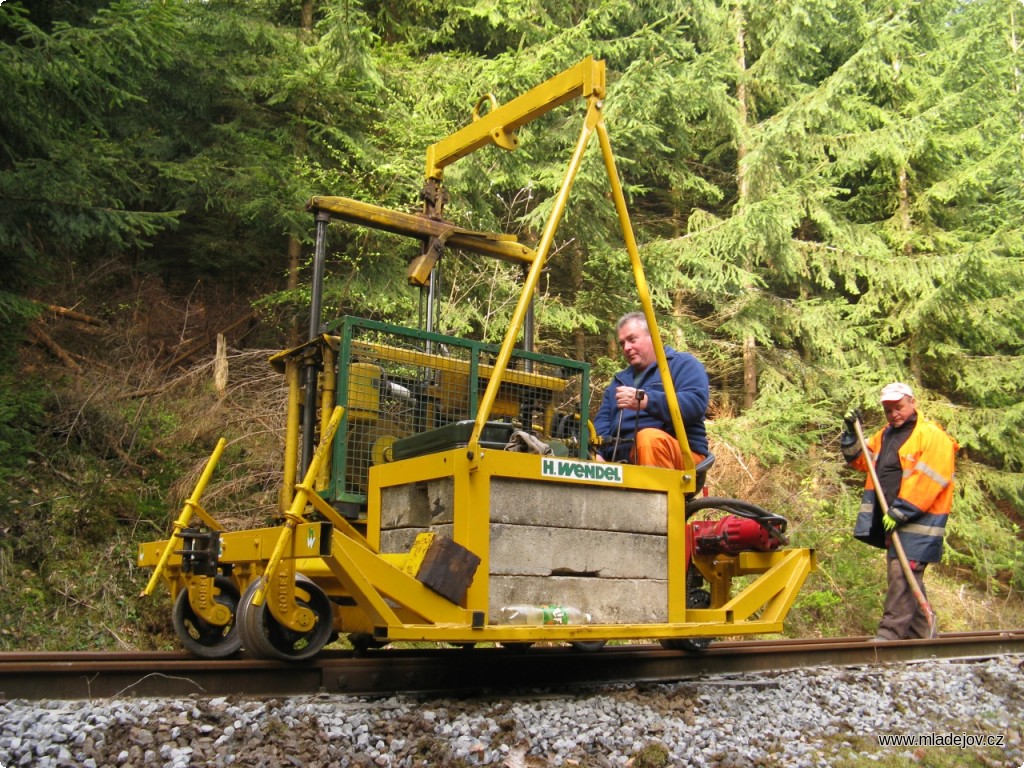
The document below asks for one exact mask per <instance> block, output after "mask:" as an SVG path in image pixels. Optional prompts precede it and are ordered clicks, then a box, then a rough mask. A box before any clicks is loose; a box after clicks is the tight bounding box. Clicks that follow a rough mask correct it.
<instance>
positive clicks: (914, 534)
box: [844, 413, 960, 563]
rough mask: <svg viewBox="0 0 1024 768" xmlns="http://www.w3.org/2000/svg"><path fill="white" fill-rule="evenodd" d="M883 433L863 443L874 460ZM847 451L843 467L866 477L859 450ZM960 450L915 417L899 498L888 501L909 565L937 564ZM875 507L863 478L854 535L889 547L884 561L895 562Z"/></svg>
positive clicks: (902, 457)
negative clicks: (847, 465)
mask: <svg viewBox="0 0 1024 768" xmlns="http://www.w3.org/2000/svg"><path fill="white" fill-rule="evenodd" d="M887 429H888V427H885V428H883V429H880V430H879V431H878V432H876V433H875V434H873V435H872V436H871V438H870V439H869V440H868V441H867V445H868V451H870V453H871V456H872V459H873V460H874V459H876V458H877V456H878V454H879V452H880V451H881V449H882V438H883V436H884V435H885V432H886V430H887ZM851 449H852V450H847V449H844V455H845V456H846V460H847V463H848V464H849V465H850V466H851V467H853V468H854V469H857V470H860V471H861V472H867V471H868V463H867V457H865V456H864V454H863V452H862V451H860V449H859V446H856V447H854V446H851ZM959 449H960V446H959V445H958V444H957V442H956V440H954V439H953V438H952V437H950V436H949V435H948V434H946V431H945V430H944V429H943V428H942V427H941V426H939V425H938V424H937V423H936V422H934V421H930V420H929V419H925V418H923V417H922V416H921V414H920V413H918V415H917V424H916V425H915V427H914V431H913V432H911V434H910V437H908V438H907V440H906V442H905V443H904V444H903V445H902V446H901V447H900V450H899V457H900V466H901V467H902V469H903V479H902V481H901V482H900V493H899V497H898V498H896V499H891V500H888V501H889V516H890V517H892V518H893V519H894V520H895V521H896V522H897V525H898V527H897V529H896V531H897V532H898V533H899V536H900V543H901V544H902V545H903V549H904V551H905V552H906V555H907V559H908V560H914V561H916V562H919V563H937V562H938V561H939V560H941V559H942V539H943V536H944V535H945V532H946V520H947V519H948V518H949V512H950V509H952V507H953V475H954V465H955V461H956V452H957V451H958V450H959ZM877 501H878V494H877V492H876V490H875V485H874V483H873V482H872V480H871V474H870V473H868V476H867V481H866V482H865V484H864V495H863V497H862V498H861V505H860V514H859V515H858V518H857V527H856V529H855V530H854V534H853V535H854V537H856V538H858V539H860V540H861V541H866V542H867V543H869V544H873V545H874V546H876V547H886V546H888V548H889V557H896V551H895V548H894V547H892V546H891V543H890V541H889V537H887V536H885V535H884V529H883V527H882V512H881V506H880V505H879V504H877V503H876V502H877Z"/></svg>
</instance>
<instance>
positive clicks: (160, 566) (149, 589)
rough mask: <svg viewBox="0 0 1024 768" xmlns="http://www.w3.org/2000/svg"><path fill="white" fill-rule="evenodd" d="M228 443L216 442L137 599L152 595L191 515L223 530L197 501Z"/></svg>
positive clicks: (225, 441)
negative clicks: (195, 514)
mask: <svg viewBox="0 0 1024 768" xmlns="http://www.w3.org/2000/svg"><path fill="white" fill-rule="evenodd" d="M227 444H228V441H227V440H225V439H224V438H223V437H222V438H221V439H220V440H218V441H217V446H216V447H215V448H214V449H213V453H212V454H210V458H209V459H208V460H207V462H206V467H205V468H204V469H203V474H202V475H200V476H199V482H198V483H196V487H195V488H194V489H192V495H191V496H189V497H188V500H187V501H186V502H185V506H183V507H182V508H181V512H180V513H179V514H178V518H177V520H175V521H174V531H173V532H172V533H171V537H170V538H169V539H168V540H167V546H166V547H164V551H163V552H162V553H161V554H160V560H159V562H157V564H156V568H154V569H153V575H152V576H150V577H149V583H148V584H146V588H145V589H144V590H142V592H140V593H139V597H149V596H150V595H151V594H153V590H154V589H156V584H157V582H158V581H159V580H160V576H161V575H162V574H163V571H164V568H166V567H167V561H168V560H170V558H171V553H172V552H173V551H174V547H175V544H176V542H177V540H178V539H179V538H180V537H181V531H182V530H183V529H184V528H187V527H188V524H189V522H190V521H191V520H192V514H193V513H197V514H198V515H199V516H200V518H201V519H202V521H203V522H204V523H205V524H206V525H207V526H208V527H209V528H210V529H212V530H215V531H222V530H224V528H223V527H222V526H220V525H219V524H218V523H216V522H215V521H214V520H213V518H211V517H210V516H209V515H208V514H206V510H204V509H203V508H202V507H200V506H199V499H200V497H201V496H202V495H203V492H204V491H205V490H206V486H207V485H208V484H209V482H210V478H211V477H213V470H214V469H216V467H217V462H219V461H220V457H221V454H223V453H224V448H225V447H227Z"/></svg>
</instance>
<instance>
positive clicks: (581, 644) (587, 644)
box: [571, 640, 608, 653]
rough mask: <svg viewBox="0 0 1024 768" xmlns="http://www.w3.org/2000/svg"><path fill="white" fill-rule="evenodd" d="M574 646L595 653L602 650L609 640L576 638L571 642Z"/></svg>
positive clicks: (585, 651) (578, 649)
mask: <svg viewBox="0 0 1024 768" xmlns="http://www.w3.org/2000/svg"><path fill="white" fill-rule="evenodd" d="M571 645H572V647H573V648H575V649H576V650H577V651H583V652H584V653H594V652H596V651H600V650H601V649H602V648H604V647H605V646H606V645H608V641H607V640H575V641H573V642H572V643H571Z"/></svg>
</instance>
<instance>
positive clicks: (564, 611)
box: [501, 605, 590, 625]
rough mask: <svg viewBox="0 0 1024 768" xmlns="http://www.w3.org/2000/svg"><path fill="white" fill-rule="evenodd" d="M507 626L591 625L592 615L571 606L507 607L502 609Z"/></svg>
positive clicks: (502, 615)
mask: <svg viewBox="0 0 1024 768" xmlns="http://www.w3.org/2000/svg"><path fill="white" fill-rule="evenodd" d="M501 617H502V620H503V621H504V623H505V624H541V625H543V624H589V623H590V614H589V613H584V612H583V611H581V610H580V609H579V608H575V607H573V606H571V605H507V606H505V607H504V608H502V609H501Z"/></svg>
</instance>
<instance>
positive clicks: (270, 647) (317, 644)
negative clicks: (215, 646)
mask: <svg viewBox="0 0 1024 768" xmlns="http://www.w3.org/2000/svg"><path fill="white" fill-rule="evenodd" d="M262 583H263V579H262V578H261V579H257V580H256V581H254V582H253V583H252V584H250V585H249V588H248V589H247V590H245V594H243V595H242V599H241V602H240V603H239V606H238V629H239V633H240V634H241V636H242V644H243V645H244V646H245V648H246V650H248V651H249V652H250V653H253V654H254V655H256V656H260V657H263V658H269V659H284V660H285V661H304V660H305V659H311V658H312V657H314V656H316V655H317V654H318V653H320V651H321V650H323V647H324V646H325V645H327V642H328V641H329V640H330V639H331V635H332V634H333V633H334V608H333V607H332V605H331V601H330V599H329V598H328V597H327V595H326V593H324V591H323V590H322V589H320V587H318V586H317V585H316V584H314V583H313V581H312V580H311V579H309V578H308V577H306V576H303V575H302V574H299V575H298V576H297V577H296V579H295V585H296V587H297V590H298V591H297V593H296V602H297V603H298V604H299V605H301V606H303V607H305V608H308V609H309V610H311V611H312V612H313V613H314V614H315V615H316V621H315V622H314V624H313V628H312V629H310V630H308V631H306V632H299V631H296V630H293V629H289V628H288V627H285V626H283V625H282V624H281V623H280V622H279V621H278V620H277V619H275V618H274V615H273V614H272V613H271V612H270V609H269V608H268V607H267V601H266V600H264V601H263V604H262V605H253V604H252V598H253V596H254V595H255V594H256V590H257V589H259V586H260V584H262ZM302 593H305V594H306V595H308V597H305V598H304V597H303V596H302Z"/></svg>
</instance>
